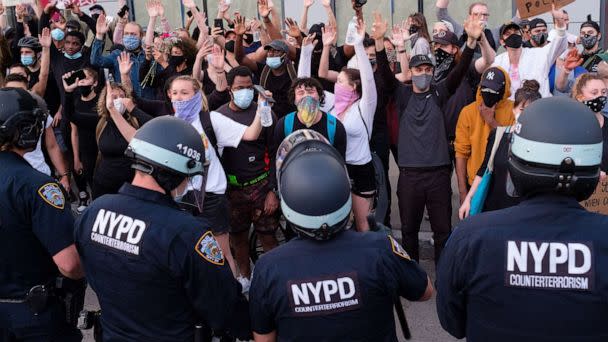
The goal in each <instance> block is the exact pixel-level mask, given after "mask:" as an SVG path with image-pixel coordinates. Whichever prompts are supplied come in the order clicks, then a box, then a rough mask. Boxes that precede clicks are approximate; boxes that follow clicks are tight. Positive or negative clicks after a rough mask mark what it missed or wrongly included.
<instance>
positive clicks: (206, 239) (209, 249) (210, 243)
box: [194, 231, 224, 266]
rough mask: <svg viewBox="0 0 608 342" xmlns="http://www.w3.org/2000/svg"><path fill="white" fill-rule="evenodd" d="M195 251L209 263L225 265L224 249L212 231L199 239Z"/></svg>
mask: <svg viewBox="0 0 608 342" xmlns="http://www.w3.org/2000/svg"><path fill="white" fill-rule="evenodd" d="M194 250H195V251H196V252H197V253H198V254H199V255H200V256H201V257H203V259H205V260H207V261H208V262H210V263H212V264H215V265H219V266H222V265H224V254H223V253H222V249H221V248H220V245H219V244H218V243H217V240H216V239H215V237H214V236H213V233H211V232H210V231H208V232H206V233H205V234H203V236H201V238H200V239H198V242H197V243H196V247H194Z"/></svg>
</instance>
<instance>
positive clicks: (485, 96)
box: [481, 91, 502, 108]
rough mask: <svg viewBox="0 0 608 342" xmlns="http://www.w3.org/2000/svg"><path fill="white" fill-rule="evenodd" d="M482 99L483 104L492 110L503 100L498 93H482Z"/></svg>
mask: <svg viewBox="0 0 608 342" xmlns="http://www.w3.org/2000/svg"><path fill="white" fill-rule="evenodd" d="M481 99H482V100H483V103H484V104H485V105H486V107H488V108H492V107H494V106H495V105H496V104H497V103H498V102H499V101H500V100H502V94H500V93H498V94H495V93H490V92H487V91H482V92H481Z"/></svg>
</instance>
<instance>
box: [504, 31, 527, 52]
mask: <svg viewBox="0 0 608 342" xmlns="http://www.w3.org/2000/svg"><path fill="white" fill-rule="evenodd" d="M522 44H523V39H522V37H521V35H519V34H517V33H513V34H512V35H510V36H509V37H508V38H507V39H505V46H506V47H509V48H512V49H519V48H520V47H521V45H522Z"/></svg>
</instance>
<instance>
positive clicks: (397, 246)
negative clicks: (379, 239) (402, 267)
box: [388, 235, 412, 260]
mask: <svg viewBox="0 0 608 342" xmlns="http://www.w3.org/2000/svg"><path fill="white" fill-rule="evenodd" d="M388 239H389V241H390V242H391V247H392V249H393V253H395V254H397V255H398V256H400V257H402V258H403V259H405V260H412V259H411V258H410V256H409V255H408V254H407V252H406V251H405V249H403V247H401V245H400V244H399V242H397V240H395V239H394V238H393V237H392V236H390V235H389V236H388Z"/></svg>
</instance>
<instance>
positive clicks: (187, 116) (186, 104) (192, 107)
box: [171, 91, 203, 124]
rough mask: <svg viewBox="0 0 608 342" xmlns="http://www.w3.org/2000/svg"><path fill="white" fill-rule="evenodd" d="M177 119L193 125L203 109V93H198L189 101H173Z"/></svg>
mask: <svg viewBox="0 0 608 342" xmlns="http://www.w3.org/2000/svg"><path fill="white" fill-rule="evenodd" d="M171 103H172V104H173V110H174V111H175V117H176V118H179V119H182V120H184V121H186V122H187V123H189V124H192V123H193V122H194V121H195V120H196V118H197V117H198V116H199V113H200V112H201V109H202V107H203V96H202V95H201V92H200V91H199V92H197V93H196V94H194V96H192V98H190V99H189V100H184V101H172V102H171Z"/></svg>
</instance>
